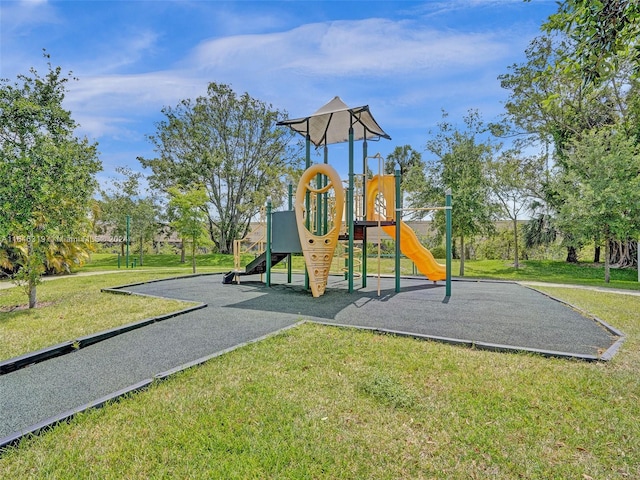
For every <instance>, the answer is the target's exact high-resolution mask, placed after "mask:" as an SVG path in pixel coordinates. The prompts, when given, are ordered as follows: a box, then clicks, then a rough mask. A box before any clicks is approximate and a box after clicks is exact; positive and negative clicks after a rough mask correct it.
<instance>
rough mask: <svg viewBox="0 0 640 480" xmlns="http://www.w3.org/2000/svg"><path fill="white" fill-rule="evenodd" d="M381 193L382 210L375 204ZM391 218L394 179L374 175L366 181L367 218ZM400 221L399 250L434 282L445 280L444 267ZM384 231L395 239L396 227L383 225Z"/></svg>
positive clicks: (407, 226) (408, 227) (392, 216)
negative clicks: (377, 208) (377, 209)
mask: <svg viewBox="0 0 640 480" xmlns="http://www.w3.org/2000/svg"><path fill="white" fill-rule="evenodd" d="M379 193H380V194H382V197H383V202H384V205H385V208H384V210H386V211H376V208H375V204H376V199H377V198H378V194H379ZM379 210H380V209H379ZM378 218H380V219H381V220H393V219H395V179H394V177H393V176H392V175H382V176H380V175H376V176H374V177H373V178H372V179H371V180H369V181H368V182H367V220H377V219H378ZM399 223H400V250H401V251H402V253H404V254H405V255H406V256H407V257H409V258H410V259H411V260H413V263H415V264H416V267H417V268H418V270H420V272H421V273H422V274H423V275H425V276H426V277H427V278H428V279H429V280H432V281H434V282H436V281H438V280H446V278H447V274H446V268H445V266H444V265H442V264H440V263H438V262H436V259H435V258H434V257H433V255H432V254H431V252H430V251H429V249H428V248H425V247H423V246H422V244H421V243H420V240H418V237H417V235H416V232H414V231H413V229H412V228H411V227H410V226H409V225H407V224H406V223H404V222H403V221H402V220H401V221H400V222H399ZM382 229H383V230H384V232H385V233H386V234H387V235H389V236H390V237H391V238H393V239H394V240H395V238H396V227H395V226H394V225H383V226H382Z"/></svg>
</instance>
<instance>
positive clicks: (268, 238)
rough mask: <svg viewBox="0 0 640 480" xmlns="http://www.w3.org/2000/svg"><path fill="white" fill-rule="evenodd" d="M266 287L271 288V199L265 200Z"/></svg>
mask: <svg viewBox="0 0 640 480" xmlns="http://www.w3.org/2000/svg"><path fill="white" fill-rule="evenodd" d="M266 256H267V267H266V272H265V273H266V274H267V287H270V286H271V199H270V198H268V199H267V250H266Z"/></svg>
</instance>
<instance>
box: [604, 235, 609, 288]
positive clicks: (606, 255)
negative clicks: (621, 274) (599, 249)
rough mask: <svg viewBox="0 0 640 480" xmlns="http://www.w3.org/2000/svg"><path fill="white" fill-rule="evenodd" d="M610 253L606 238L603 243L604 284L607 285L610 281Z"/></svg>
mask: <svg viewBox="0 0 640 480" xmlns="http://www.w3.org/2000/svg"><path fill="white" fill-rule="evenodd" d="M610 251H611V247H610V245H609V237H608V236H607V238H606V239H605V242H604V283H609V281H610V280H611V262H610V255H609V254H610Z"/></svg>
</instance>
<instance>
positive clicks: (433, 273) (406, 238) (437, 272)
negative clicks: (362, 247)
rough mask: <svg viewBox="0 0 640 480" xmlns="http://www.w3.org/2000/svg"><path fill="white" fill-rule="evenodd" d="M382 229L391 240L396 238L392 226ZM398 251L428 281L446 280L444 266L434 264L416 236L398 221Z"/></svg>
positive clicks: (432, 258)
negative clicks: (410, 261) (411, 261)
mask: <svg viewBox="0 0 640 480" xmlns="http://www.w3.org/2000/svg"><path fill="white" fill-rule="evenodd" d="M382 229H383V230H384V231H385V233H386V234H387V235H389V236H390V237H391V238H393V239H395V238H396V227H394V226H393V225H389V226H383V227H382ZM400 250H401V251H402V253H404V254H405V255H406V256H407V257H409V258H410V259H411V260H413V263H415V264H416V267H417V268H418V270H420V272H421V273H422V274H423V275H424V276H426V277H427V278H428V279H429V280H433V281H434V282H436V281H438V280H446V278H447V273H446V269H445V266H444V265H442V264H441V263H438V262H436V259H435V258H434V257H433V254H432V253H431V252H430V251H429V249H428V248H425V247H423V246H422V244H421V243H420V240H418V237H417V236H416V232H414V231H413V229H412V228H411V227H410V226H409V225H407V224H406V223H404V222H403V221H402V220H401V221H400Z"/></svg>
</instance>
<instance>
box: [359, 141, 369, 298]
mask: <svg viewBox="0 0 640 480" xmlns="http://www.w3.org/2000/svg"><path fill="white" fill-rule="evenodd" d="M367 148H368V147H367V134H366V132H365V134H364V141H363V142H362V204H361V206H360V207H361V212H362V220H365V221H366V220H367V210H366V209H367ZM366 286H367V227H366V226H363V228H362V288H364V287H366Z"/></svg>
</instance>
